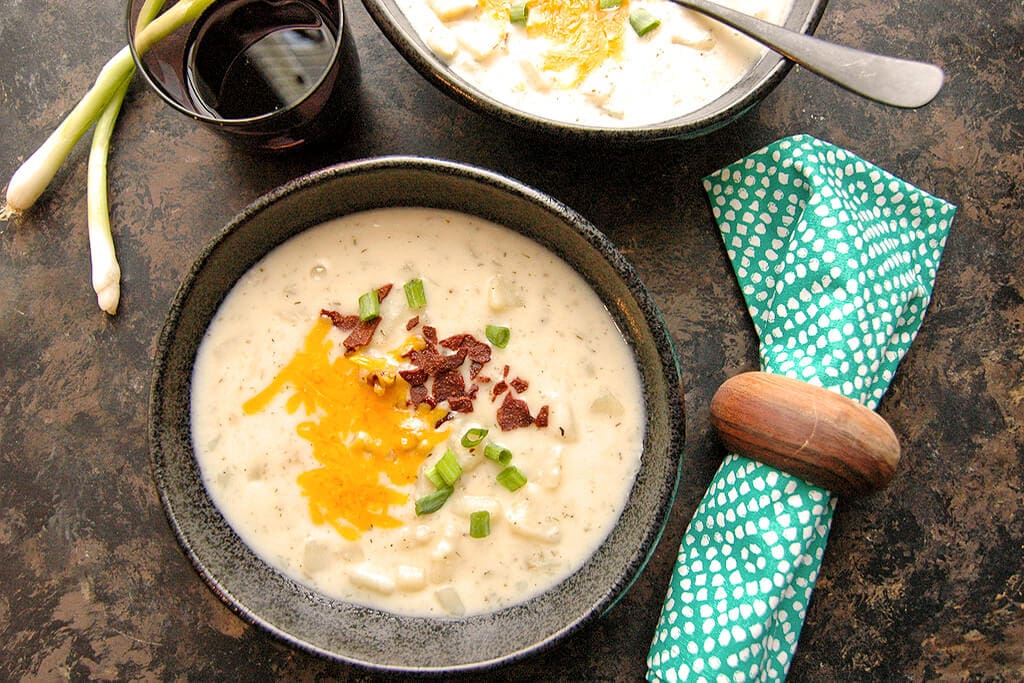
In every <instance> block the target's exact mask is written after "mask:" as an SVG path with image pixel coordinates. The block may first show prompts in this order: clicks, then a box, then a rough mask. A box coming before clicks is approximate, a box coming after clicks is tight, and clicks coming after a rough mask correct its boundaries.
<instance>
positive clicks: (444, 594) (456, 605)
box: [434, 586, 466, 617]
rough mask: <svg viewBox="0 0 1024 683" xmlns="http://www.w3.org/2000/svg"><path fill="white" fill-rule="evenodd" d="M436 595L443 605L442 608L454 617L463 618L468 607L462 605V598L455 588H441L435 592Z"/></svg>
mask: <svg viewBox="0 0 1024 683" xmlns="http://www.w3.org/2000/svg"><path fill="white" fill-rule="evenodd" d="M434 595H435V596H436V597H437V601H438V602H439V603H441V607H443V608H444V610H445V611H446V612H448V614H450V615H452V616H453V617H461V616H462V615H464V614H465V613H466V607H465V606H464V605H463V604H462V598H460V597H459V592H458V591H457V590H455V587H454V586H441V587H440V588H438V589H437V590H436V591H434Z"/></svg>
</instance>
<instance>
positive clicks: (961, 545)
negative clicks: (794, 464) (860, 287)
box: [0, 0, 1024, 681]
mask: <svg viewBox="0 0 1024 683" xmlns="http://www.w3.org/2000/svg"><path fill="white" fill-rule="evenodd" d="M348 10H349V14H350V19H351V22H352V27H353V29H354V32H355V37H356V43H357V48H358V50H359V53H360V56H361V59H362V63H363V68H364V74H365V76H364V84H363V87H362V89H361V91H360V93H359V97H360V108H359V115H358V118H357V120H356V121H355V122H354V123H353V125H352V127H351V128H350V129H349V130H348V131H347V132H346V133H345V134H344V135H342V136H341V138H340V139H339V140H338V141H337V142H336V143H334V144H331V145H322V146H318V147H317V148H316V149H307V150H305V151H302V152H299V153H297V154H293V155H291V156H286V157H263V156H254V155H251V154H249V153H247V152H244V151H241V150H239V149H236V148H234V147H233V146H231V145H229V144H228V143H226V142H225V141H224V140H222V139H221V138H218V137H217V136H215V135H214V134H212V133H210V132H207V131H205V130H201V129H199V128H197V127H196V126H194V125H193V124H192V123H191V122H190V121H188V120H186V119H185V118H183V117H181V116H180V115H178V114H176V113H175V112H173V111H172V110H170V109H169V108H167V107H165V106H163V105H162V103H161V102H160V101H159V100H158V99H157V97H156V96H155V95H154V94H153V93H151V92H149V91H147V90H146V89H145V88H144V87H143V86H142V84H141V83H138V82H137V83H136V84H135V85H134V86H133V87H132V89H131V90H130V93H129V97H128V102H127V105H126V107H125V111H124V113H123V115H122V118H121V122H120V125H119V128H118V131H117V134H116V137H115V139H114V149H113V153H112V160H111V164H110V169H111V171H110V172H111V178H112V184H113V193H112V199H111V203H112V215H113V220H114V224H115V227H114V232H115V239H116V241H117V247H118V251H119V256H120V259H121V267H122V270H123V273H124V275H123V283H122V286H123V296H122V301H121V309H120V312H119V313H118V314H117V316H116V317H113V318H108V317H106V316H105V315H104V314H102V313H101V312H99V310H98V309H97V307H96V304H95V302H94V295H93V293H92V290H91V287H90V284H89V282H90V275H89V256H88V240H87V236H86V229H85V211H86V206H85V176H86V151H87V150H86V148H85V146H79V147H78V148H77V149H76V150H75V151H74V152H73V153H72V155H71V157H70V159H69V162H68V164H67V165H66V166H65V167H64V169H63V170H62V171H61V172H60V174H59V176H58V178H57V182H56V183H55V184H54V185H53V186H52V188H51V189H50V190H49V191H48V192H47V193H46V194H45V195H44V197H43V198H42V199H41V201H40V202H39V203H38V204H37V206H36V207H35V208H34V209H32V210H31V211H30V212H29V213H28V214H27V215H26V216H25V217H24V218H23V219H22V220H21V221H19V222H17V223H2V222H0V643H2V648H0V649H2V653H3V654H2V655H0V680H26V681H53V680H63V679H73V680H87V679H89V680H139V679H143V680H146V679H149V680H152V679H160V680H181V681H185V680H190V681H207V680H232V679H234V680H270V679H287V680H306V681H312V680H341V681H364V680H372V677H370V676H368V675H367V674H365V673H363V672H361V671H358V670H354V669H349V668H345V667H340V666H337V665H334V664H332V663H329V662H326V661H324V660H321V659H318V658H316V657H313V656H310V655H307V654H304V653H300V652H295V651H292V650H290V649H288V648H287V647H285V646H283V645H281V644H279V643H278V642H277V641H276V640H274V639H273V638H271V637H269V636H267V635H265V634H264V633H263V632H261V631H260V630H257V629H255V628H253V627H250V626H248V625H247V624H246V623H244V622H243V621H241V620H240V619H238V618H237V617H236V616H235V615H234V614H233V613H232V612H231V611H230V610H229V609H228V608H227V607H225V606H224V605H223V604H222V603H221V602H220V601H219V600H218V599H217V598H216V597H215V596H214V594H213V593H212V592H211V591H209V590H208V589H207V588H206V586H205V584H204V583H203V582H202V581H201V580H200V578H199V576H198V575H197V574H196V573H195V572H194V571H193V569H192V567H191V565H190V564H189V562H188V560H187V559H186V558H185V556H184V555H183V553H182V552H181V551H180V550H179V547H178V545H177V543H176V541H175V538H174V535H173V534H172V532H171V530H170V528H169V527H168V524H167V522H166V520H165V517H164V514H163V510H162V508H161V506H160V502H159V499H158V496H157V492H156V489H155V487H154V484H153V481H152V479H151V477H150V468H149V454H148V449H147V437H146V430H147V401H148V392H149V383H150V372H151V359H152V357H153V353H154V349H155V345H156V339H157V336H158V333H159V329H160V326H161V324H162V322H163V318H164V315H165V313H166V311H167V308H168V306H169V304H170V302H171V299H172V297H173V295H174V293H175V290H176V288H177V286H178V283H179V282H180V281H181V279H182V277H183V276H184V274H185V273H186V272H187V269H188V268H189V266H190V264H191V262H192V260H193V258H194V257H195V256H196V255H197V254H198V252H199V250H200V248H201V246H202V245H203V244H204V243H205V242H206V241H207V240H208V239H209V238H210V237H211V236H212V235H213V234H214V233H215V232H217V231H218V229H219V228H220V227H221V226H222V225H223V224H224V223H225V222H226V221H227V220H228V219H229V218H231V217H232V216H233V215H234V214H235V213H236V212H237V211H239V210H240V209H242V208H243V207H244V206H245V205H246V204H247V203H249V202H250V201H252V200H253V199H254V198H256V197H257V196H259V195H260V194H262V193H264V192H266V191H267V190H269V189H271V188H273V187H275V186H276V185H278V184H280V183H282V182H284V181H286V180H288V179H291V178H293V177H295V176H297V175H300V174H302V173H305V172H307V171H310V170H313V169H316V168H320V167H323V166H326V165H329V164H332V163H335V162H339V161H344V160H349V159H355V158H361V157H367V156H376V155H381V154H416V155H425V156H436V157H442V158H448V159H454V160H457V161H464V162H469V163H472V164H476V165H480V166H484V167H487V168H490V169H493V170H496V171H499V172H503V173H506V174H508V175H511V176H513V177H515V178H518V179H521V180H525V181H527V182H529V183H530V184H532V185H534V186H536V187H538V188H539V189H541V190H543V191H546V192H548V193H550V194H552V195H554V196H555V197H557V198H559V199H561V200H563V201H565V202H566V203H568V204H569V205H570V206H572V207H573V208H575V209H577V210H578V211H580V212H581V213H583V214H584V215H586V216H587V217H589V218H590V219H591V220H592V221H593V222H594V223H595V224H596V225H597V226H598V227H599V228H601V229H602V230H604V231H605V232H606V233H607V234H608V235H609V236H610V237H611V238H612V239H613V240H614V241H615V242H616V243H617V244H618V245H619V246H620V247H621V248H622V249H623V250H624V251H625V253H626V254H627V256H628V257H629V258H630V260H631V261H632V262H633V263H634V264H635V265H636V266H637V268H638V270H639V271H640V274H641V276H642V277H643V278H644V279H645V281H646V282H647V284H648V286H649V287H650V289H651V291H652V293H653V295H654V298H655V300H656V301H657V303H658V305H659V306H660V307H661V309H662V311H663V313H664V316H665V319H666V321H667V323H668V326H669V329H670V331H671V333H672V335H673V337H674V339H675V341H676V343H677V345H678V351H679V357H680V362H681V366H682V373H683V380H684V383H685V386H686V403H687V416H686V423H687V424H686V426H687V435H688V439H687V444H686V452H685V457H686V460H685V465H684V470H683V477H682V484H681V488H680V491H679V495H678V497H677V499H676V502H675V506H674V508H673V510H672V511H671V517H670V521H669V526H668V528H667V530H666V533H665V536H664V540H663V541H662V543H661V545H660V546H659V548H658V550H657V552H656V554H655V556H654V557H653V560H652V561H651V563H650V564H649V566H648V568H647V570H646V572H645V573H644V574H643V576H642V577H641V579H640V581H639V582H638V583H637V584H636V586H635V587H634V588H633V589H632V590H631V591H630V592H629V593H628V595H627V596H626V598H625V599H624V600H623V601H622V602H621V603H620V604H619V605H618V606H616V607H615V608H614V609H613V610H612V611H611V612H610V613H609V614H608V615H607V616H606V617H605V618H603V619H602V620H600V621H599V622H597V623H595V624H594V625H592V626H591V627H589V628H588V629H586V630H584V631H583V632H581V633H579V634H577V635H575V636H574V637H573V638H572V639H570V640H569V641H567V642H566V643H565V644H564V645H562V646H561V647H559V648H558V649H556V650H553V651H550V652H547V653H544V654H542V655H540V656H538V657H535V658H533V659H529V660H527V661H524V662H521V663H519V664H517V665H515V666H513V667H510V668H507V669H501V670H498V671H496V672H494V673H493V675H491V676H490V677H488V679H489V680H495V681H505V680H508V681H511V680H566V681H577V680H593V681H613V680H614V681H638V680H640V679H641V678H642V676H643V674H644V657H645V654H646V651H647V648H648V644H649V642H650V638H651V635H652V633H653V630H654V626H655V623H656V621H657V618H658V613H659V610H660V606H661V601H662V597H663V595H664V591H665V588H666V586H667V584H668V577H669V574H670V572H671V568H672V565H673V562H674V559H675V554H676V547H677V544H678V542H679V540H680V538H681V537H682V534H683V530H684V529H685V527H686V524H687V522H688V521H689V519H690V516H691V514H692V513H693V511H694V509H695V508H696V506H697V503H698V501H699V500H700V497H701V495H702V494H703V491H704V488H705V487H706V485H707V483H708V482H709V481H710V479H711V476H712V474H713V472H714V470H715V469H716V468H717V466H718V464H719V462H720V460H721V458H722V456H723V451H722V448H721V446H720V445H719V444H718V443H717V441H716V439H715V437H714V435H713V434H712V432H711V430H710V427H709V424H708V404H709V402H710V399H711V396H712V394H713V393H714V391H715V389H716V388H717V387H718V386H719V384H721V382H722V381H723V380H724V379H725V378H727V377H729V376H731V375H732V374H734V373H736V372H738V371H740V370H746V369H753V368H754V367H756V363H757V355H756V346H755V344H756V340H755V336H754V332H753V329H752V327H751V324H750V321H749V320H748V319H747V317H746V314H745V312H744V307H743V305H742V302H741V298H740V294H739V291H738V289H737V286H736V283H735V280H734V279H733V277H732V275H731V271H730V268H729V265H728V262H727V259H726V256H725V253H724V250H723V248H722V245H721V243H720V240H719V237H718V233H717V230H716V229H715V227H714V224H713V222H712V219H711V214H710V210H709V207H708V204H707V201H706V199H705V197H704V194H703V191H702V190H701V188H700V179H701V178H702V177H703V176H704V175H705V174H707V173H709V172H710V171H713V170H715V169H717V168H719V167H721V166H723V165H725V164H727V163H729V162H732V161H734V160H735V159H737V158H739V157H741V156H743V155H745V154H747V153H749V152H752V151H754V150H755V149H757V148H758V147H760V146H762V145H764V144H766V143H768V142H771V141H773V140H775V139H777V138H779V137H782V136H785V135H789V134H792V133H800V132H802V133H809V134H812V135H815V136H817V137H821V138H825V139H828V140H830V141H832V142H835V143H836V144H838V145H841V146H843V147H846V148H848V149H850V150H851V151H854V152H855V153H857V154H859V155H861V156H863V157H865V158H867V159H868V160H870V161H873V162H875V163H876V164H878V165H880V166H882V167H883V168H885V169H887V170H889V171H892V172H893V173H895V174H896V175H897V176H900V177H902V178H905V179H906V180H908V181H910V182H911V183H914V184H916V185H918V186H919V187H921V188H922V189H925V190H927V191H929V192H931V193H933V194H935V195H938V196H940V197H942V198H945V199H948V200H950V201H951V202H953V203H955V204H957V205H958V206H959V213H958V215H957V218H956V220H955V222H954V225H953V230H952V232H951V235H950V238H949V241H948V244H947V248H946V252H945V257H944V261H943V263H942V268H941V270H940V272H939V276H938V280H937V283H936V285H935V291H934V298H933V301H932V303H931V308H930V311H929V314H928V316H927V318H926V319H925V322H924V326H923V327H922V329H921V332H920V334H919V336H918V338H917V340H916V342H915V343H914V345H913V347H912V348H911V350H910V353H909V354H908V356H907V357H906V359H905V360H904V362H903V364H902V365H901V366H900V370H899V372H898V374H897V376H896V378H895V381H894V382H893V384H892V387H891V390H890V391H889V393H888V395H887V396H886V398H885V399H884V400H883V402H882V405H881V407H880V412H881V414H882V415H883V416H884V417H885V418H886V419H888V420H889V422H890V423H891V424H892V425H893V427H894V428H895V430H896V432H897V433H898V434H899V436H900V439H901V442H902V446H903V453H904V455H903V460H902V462H901V463H900V468H899V473H898V475H897V477H896V479H895V481H894V482H893V483H892V485H891V486H890V487H889V488H888V489H886V490H885V491H883V492H881V493H878V494H875V495H873V496H870V497H867V498H863V499H858V500H842V501H840V504H839V509H838V512H837V514H836V517H835V522H834V525H833V528H832V535H831V539H830V542H829V546H828V551H827V554H826V556H825V560H824V564H823V567H822V572H821V578H820V580H819V582H818V586H817V590H816V592H815V594H814V598H813V601H812V602H811V605H810V610H809V614H808V618H807V624H806V627H805V628H804V631H803V634H802V637H801V640H800V646H799V649H798V651H797V654H796V658H795V660H794V662H793V666H792V670H791V672H790V680H791V681H854V680H857V681H860V680H864V681H897V680H908V681H924V680H944V681H966V680H977V681H1020V680H1024V462H1022V459H1024V455H1022V453H1024V382H1022V377H1024V278H1022V275H1024V77H1022V75H1024V5H1022V3H1021V2H1020V0H1005V1H1002V2H980V3H979V2H970V1H968V0H896V1H895V2H894V1H892V0H833V1H832V3H831V5H830V6H829V8H828V9H827V10H826V12H825V16H824V19H823V21H822V24H821V26H820V28H819V31H818V34H819V35H822V36H825V37H830V38H835V39H841V40H842V41H844V42H847V43H850V44H854V45H860V46H863V47H866V48H870V49H874V50H877V51H884V52H889V53H894V54H900V55H905V56H912V57H917V58H922V59H927V60H930V61H935V62H937V63H939V64H941V65H942V66H943V67H944V68H945V69H946V71H947V73H948V76H949V80H948V84H947V86H946V87H945V89H944V90H943V92H942V93H941V94H940V95H939V98H938V99H937V100H936V101H935V102H933V103H932V104H931V105H929V106H928V107H926V108H924V109H922V110H919V111H911V112H907V111H898V110H893V109H888V108H884V107H881V106H878V105H875V104H871V103H868V102H865V101H862V100H859V99H857V98H856V97H854V96H852V95H849V94H847V93H845V92H843V91H840V90H838V89H836V88H835V87H833V86H831V85H829V84H827V83H825V82H823V81H820V80H818V79H817V78H815V77H814V76H812V75H810V74H808V73H806V72H803V71H802V70H800V69H796V70H794V71H793V73H792V74H790V76H789V77H788V78H787V79H786V81H785V82H783V84H782V85H781V86H780V87H779V88H778V89H777V90H776V91H775V92H774V93H773V94H771V95H770V96H769V97H768V98H767V100H766V101H765V102H764V103H763V104H762V105H761V106H760V107H759V108H758V109H757V110H755V111H754V112H752V113H751V114H750V115H748V116H747V117H746V118H744V119H742V120H741V121H739V122H737V123H735V124H733V125H730V126H728V127H726V128H724V129H722V130H720V131H718V132H716V133H714V134H712V135H710V136H708V137H705V138H703V139H699V140H695V141H672V142H666V143H659V144H654V145H650V146H642V147H637V148H633V149H618V150H602V149H598V148H594V147H586V146H579V145H574V144H568V143H560V142H558V141H553V140H529V139H526V140H524V139H522V138H520V137H517V136H516V132H515V131H513V130H510V129H508V128H506V127H505V126H503V125H499V124H498V123H496V122H492V121H490V120H487V119H484V118H482V117H481V116H479V115H477V114H475V113H472V112H470V111H468V110H466V109H463V108H462V107H460V106H459V105H457V104H455V103H454V102H452V101H450V100H449V99H447V98H446V97H445V96H444V95H442V94H440V93H439V92H438V91H436V90H435V89H434V88H433V87H432V86H430V85H429V84H427V83H426V82H425V81H424V80H423V79H422V78H421V77H420V76H419V75H418V74H417V73H415V72H414V71H413V70H412V69H411V68H410V67H409V66H407V65H406V64H405V62H404V61H402V59H401V58H400V57H399V56H398V54H397V53H396V52H395V50H394V49H393V48H392V47H391V45H390V44H389V43H388V42H387V41H386V40H385V39H384V37H383V36H382V34H381V33H380V32H379V31H378V30H377V28H376V26H375V25H374V24H373V23H372V21H371V20H370V19H369V18H368V16H367V15H366V13H365V12H364V10H363V8H362V6H361V5H359V4H357V3H356V2H348ZM122 14H123V8H122V5H121V3H120V2H119V1H117V0H99V1H98V2H88V3H85V2H71V3H68V2H57V1H56V0H31V1H28V0H0V17H2V19H0V65H2V69H0V112H2V114H0V139H2V141H3V147H2V149H0V175H3V176H4V177H7V176H9V174H10V172H11V171H12V170H13V169H14V168H15V166H16V164H17V163H18V162H19V161H20V160H21V159H22V158H23V157H24V156H25V155H26V154H28V153H29V152H30V151H31V150H33V149H34V148H35V147H36V146H37V145H39V144H40V143H41V142H42V141H43V139H44V138H45V136H46V135H47V134H48V133H49V131H50V130H51V129H52V128H53V126H54V125H55V124H56V122H57V121H58V119H59V117H60V116H61V115H63V113H64V112H66V111H67V110H68V109H69V108H70V107H71V106H72V104H73V103H74V101H75V100H76V99H77V97H78V96H80V94H81V93H83V92H84V91H85V89H86V88H87V86H88V85H89V84H90V83H91V81H92V79H93V78H94V77H95V74H96V73H97V71H98V70H99V68H100V67H101V65H102V64H103V62H104V61H105V60H106V59H107V58H108V57H109V56H110V55H112V54H113V53H114V52H116V51H117V49H118V48H119V47H120V46H121V44H122V40H123V35H122V34H123V29H122V25H123V16H122Z"/></svg>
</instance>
